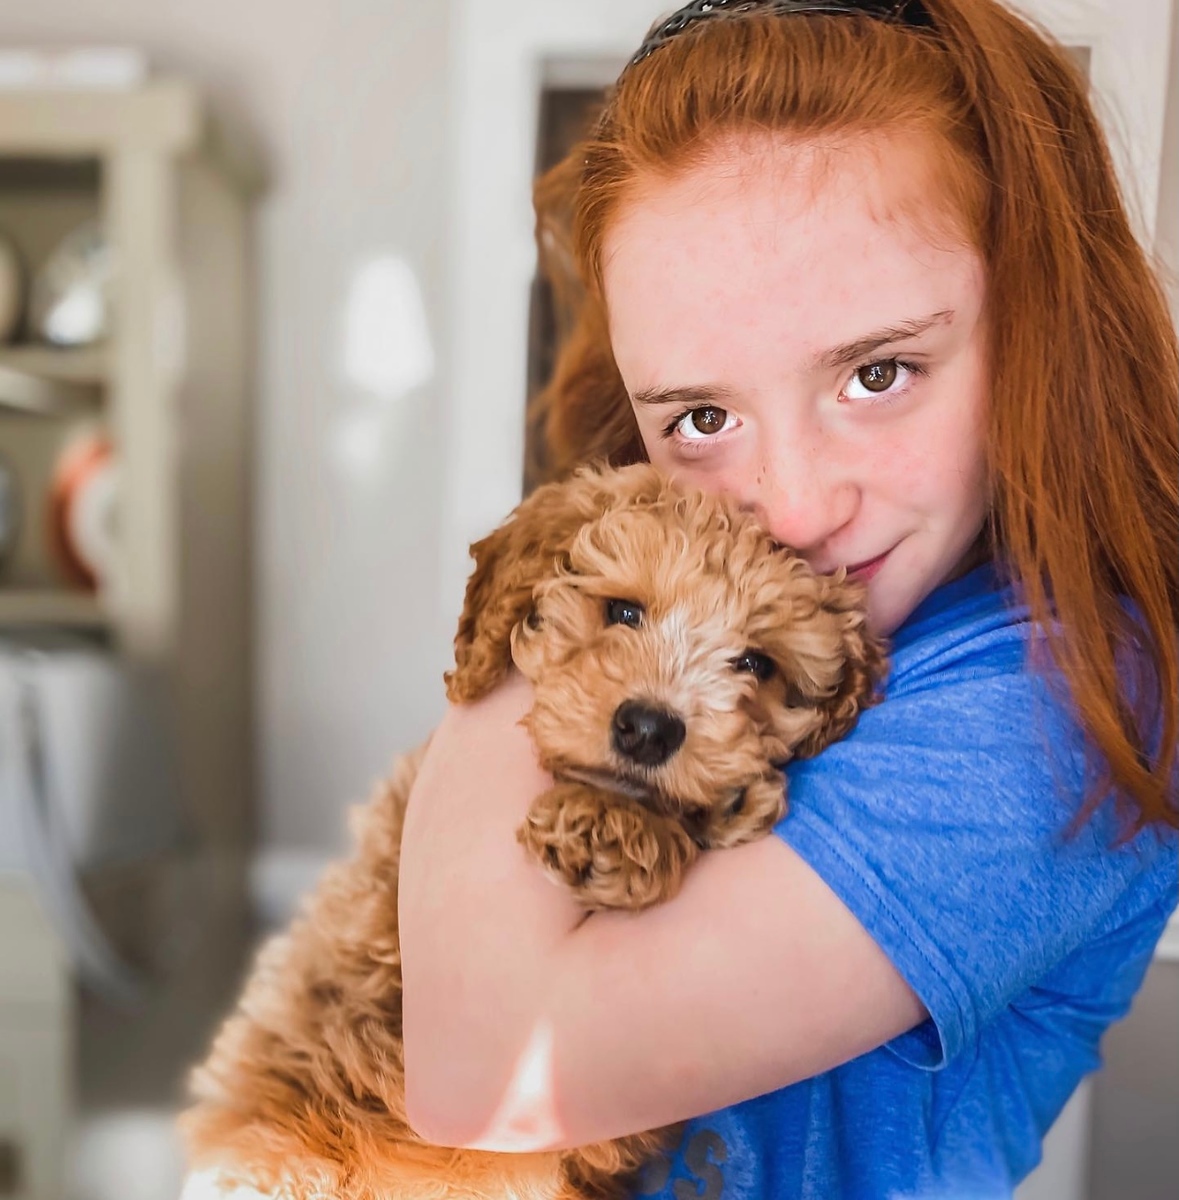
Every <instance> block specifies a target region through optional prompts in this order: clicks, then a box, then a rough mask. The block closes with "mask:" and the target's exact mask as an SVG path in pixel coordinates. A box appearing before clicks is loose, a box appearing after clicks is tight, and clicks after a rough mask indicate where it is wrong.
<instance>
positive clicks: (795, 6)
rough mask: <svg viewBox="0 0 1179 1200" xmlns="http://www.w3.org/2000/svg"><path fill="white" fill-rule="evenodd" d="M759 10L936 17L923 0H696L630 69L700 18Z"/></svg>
mask: <svg viewBox="0 0 1179 1200" xmlns="http://www.w3.org/2000/svg"><path fill="white" fill-rule="evenodd" d="M759 10H760V11H763V12H767V13H773V14H775V15H779V16H786V15H798V14H802V13H821V14H832V13H834V14H846V15H849V16H850V15H853V14H858V15H860V16H867V17H876V18H877V19H878V20H881V21H895V22H897V23H898V24H900V25H908V26H909V27H910V28H912V29H931V28H932V27H933V20H932V19H931V18H930V15H929V13H928V12H927V11H926V9H925V5H924V4H922V3H921V0H692V2H691V3H690V4H685V5H684V6H683V8H681V9H678V10H677V11H676V12H674V13H672V15H671V16H670V17H668V18H667V20H665V21H661V22H660V23H659V24H658V25H656V26H655V27H654V28H653V29H652V30H651V32H650V33H649V34H647V40H646V41H645V42H644V43H643V44H642V45H641V46H640V47H639V50H638V53H637V54H636V55H635V56H634V58H632V59H631V60H630V62H629V63H627V69H629V68H630V67H633V66H634V65H635V64H636V63H640V62H642V61H643V59H644V58H646V57H647V56H648V55H650V54H654V53H655V51H656V50H658V49H659V47H660V46H662V45H663V43H664V42H667V41H670V40H671V39H672V38H673V37H675V36H676V34H679V33H683V31H684V30H685V29H687V28H688V27H689V26H690V25H695V24H696V23H697V22H698V21H703V20H705V19H707V18H708V17H719V16H726V15H728V16H732V15H735V14H737V13H745V12H754V11H759Z"/></svg>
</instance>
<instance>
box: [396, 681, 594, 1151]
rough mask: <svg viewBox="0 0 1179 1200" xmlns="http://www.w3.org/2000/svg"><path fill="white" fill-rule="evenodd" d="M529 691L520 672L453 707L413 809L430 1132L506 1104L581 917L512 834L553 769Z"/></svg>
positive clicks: (411, 1019)
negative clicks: (531, 719) (526, 722)
mask: <svg viewBox="0 0 1179 1200" xmlns="http://www.w3.org/2000/svg"><path fill="white" fill-rule="evenodd" d="M531 700H532V697H531V688H530V685H528V684H527V682H526V681H524V680H523V679H522V678H521V677H520V676H518V675H513V676H512V677H511V678H510V679H509V680H508V681H507V682H506V683H505V684H504V685H502V686H501V687H500V688H499V689H498V690H497V691H496V692H495V693H493V694H492V695H491V696H489V697H487V698H486V699H484V700H483V701H480V702H479V703H478V704H474V705H466V706H462V707H457V708H452V709H451V710H450V711H449V712H448V713H447V715H446V716H445V718H444V719H443V721H442V723H441V725H440V726H439V728H438V730H437V731H436V733H435V734H434V737H433V740H432V742H431V745H430V749H429V751H428V753H427V755H426V758H425V760H424V762H423V764H422V769H421V772H420V774H419V776H418V780H417V782H416V783H415V785H414V789H413V793H412V796H411V800H410V805H409V811H408V814H407V817H406V823H405V832H404V836H403V841H402V860H401V870H400V886H399V893H400V895H399V910H400V915H399V921H400V931H401V953H402V969H403V977H404V999H403V1006H404V1040H405V1062H406V1072H405V1073H406V1099H407V1105H408V1108H409V1117H410V1122H411V1124H412V1125H413V1126H414V1128H415V1129H416V1130H417V1132H418V1133H420V1134H421V1135H422V1136H424V1137H426V1138H428V1139H430V1138H431V1130H432V1127H433V1128H434V1129H439V1128H442V1127H444V1128H445V1129H446V1131H447V1136H446V1138H445V1139H444V1140H448V1141H451V1142H456V1141H468V1140H470V1139H473V1138H477V1137H479V1136H480V1135H481V1134H483V1133H484V1132H485V1131H486V1130H487V1128H488V1123H489V1122H490V1121H493V1120H494V1114H495V1113H496V1112H497V1111H502V1110H503V1104H504V1100H505V1097H506V1096H507V1095H508V1093H509V1091H510V1084H511V1081H512V1079H513V1077H514V1076H517V1075H518V1072H519V1068H520V1065H521V1062H522V1059H523V1057H524V1056H525V1052H526V1050H527V1048H528V1046H529V1044H530V1043H531V1042H532V1041H534V1040H535V1033H536V1029H537V1026H538V1022H539V1021H540V1019H541V1018H542V1016H543V1014H542V1013H541V1011H540V1009H541V1007H542V1006H543V999H542V997H543V995H544V992H545V990H546V989H547V987H548V986H551V966H552V963H553V961H554V960H555V958H556V957H557V953H558V950H559V948H560V947H561V945H562V944H563V942H564V940H565V939H566V938H567V937H568V935H569V934H570V933H571V932H572V930H574V929H575V928H576V927H577V926H578V925H579V924H580V923H581V922H582V920H583V919H584V914H583V912H582V910H581V909H580V908H579V907H578V906H577V905H576V904H575V903H574V902H573V900H572V899H571V897H570V896H569V895H568V894H567V893H565V892H564V891H563V890H562V889H560V888H558V887H556V886H554V885H553V884H552V883H550V882H549V881H548V880H547V879H546V878H545V876H544V875H543V874H542V873H541V872H540V871H539V870H537V868H536V866H535V864H534V863H532V862H531V861H530V860H529V859H528V858H526V856H525V854H524V852H523V850H522V849H521V848H520V847H519V845H518V844H517V842H516V836H515V835H516V829H517V828H518V827H519V825H520V824H521V823H522V821H523V820H524V816H525V814H526V813H527V811H528V808H529V806H530V804H531V802H532V800H533V798H534V797H535V796H536V795H538V794H539V793H540V792H541V791H543V790H544V789H545V788H546V787H547V786H549V783H550V782H551V781H550V779H549V777H548V776H547V775H546V774H545V773H544V772H543V771H541V770H540V768H539V767H538V766H537V764H536V760H535V756H534V752H533V749H532V743H531V740H530V739H529V737H528V735H527V733H526V732H525V731H524V730H523V729H522V728H520V726H519V724H518V722H519V719H520V718H521V717H522V716H523V715H524V713H525V712H527V711H528V708H529V707H530V705H531ZM431 1140H433V1139H431ZM440 1140H442V1139H440Z"/></svg>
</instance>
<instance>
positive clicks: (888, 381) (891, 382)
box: [843, 358, 928, 400]
mask: <svg viewBox="0 0 1179 1200" xmlns="http://www.w3.org/2000/svg"><path fill="white" fill-rule="evenodd" d="M927 373H928V372H927V371H926V369H925V368H924V367H921V366H918V365H917V364H916V363H909V362H901V361H900V359H897V358H883V359H881V360H880V361H879V362H872V363H865V364H864V365H863V366H862V367H857V368H856V370H855V372H854V373H853V375H852V377H851V379H849V380H848V382H847V386H846V387H845V388H844V389H843V395H844V396H845V397H846V398H847V399H849V400H873V399H879V398H881V397H884V396H895V395H898V394H899V393H900V392H902V391H904V389H905V385H906V384H908V383H909V382H910V380H912V379H913V377H914V376H917V375H925V374H927Z"/></svg>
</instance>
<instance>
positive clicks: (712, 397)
mask: <svg viewBox="0 0 1179 1200" xmlns="http://www.w3.org/2000/svg"><path fill="white" fill-rule="evenodd" d="M735 395H736V393H735V392H734V391H733V389H732V388H729V387H725V386H723V385H722V384H711V383H706V384H701V385H699V386H697V387H669V388H643V389H642V391H639V392H635V394H634V395H633V396H632V397H631V400H632V401H633V402H634V403H635V404H638V405H643V406H645V407H650V406H653V405H658V404H682V405H685V406H687V405H689V404H696V405H699V406H700V407H702V408H703V407H705V406H706V405H709V404H715V405H717V406H718V407H720V406H722V405H724V404H727V403H730V402H731V401H732V399H733V397H734V396H735Z"/></svg>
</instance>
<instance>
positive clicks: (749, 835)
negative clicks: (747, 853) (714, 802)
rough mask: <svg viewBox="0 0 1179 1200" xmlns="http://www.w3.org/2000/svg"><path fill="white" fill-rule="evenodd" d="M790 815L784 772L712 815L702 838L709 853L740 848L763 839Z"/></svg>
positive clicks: (763, 780) (772, 775)
mask: <svg viewBox="0 0 1179 1200" xmlns="http://www.w3.org/2000/svg"><path fill="white" fill-rule="evenodd" d="M785 815H786V780H785V778H784V777H783V775H782V772H781V771H777V770H775V771H772V772H771V773H770V774H768V775H763V776H762V777H761V778H760V779H755V780H754V781H753V783H751V784H749V785H748V786H747V787H745V788H744V789H743V790H742V792H741V794H740V796H738V797H735V798H734V800H733V801H731V802H730V803H728V804H726V805H723V806H721V807H718V808H716V809H714V810H713V812H712V813H710V814H709V817H708V821H707V823H706V824H705V826H704V829H703V830H702V831H701V834H700V841H701V843H702V844H703V845H704V846H705V847H706V848H707V849H709V850H723V849H725V848H727V847H729V846H740V845H743V844H744V843H745V842H751V841H753V840H754V838H758V837H761V836H762V834H764V833H767V832H768V831H769V830H770V829H772V828H773V826H774V825H775V824H776V823H777V822H778V821H779V820H781V818H782V817H784V816H785Z"/></svg>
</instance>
